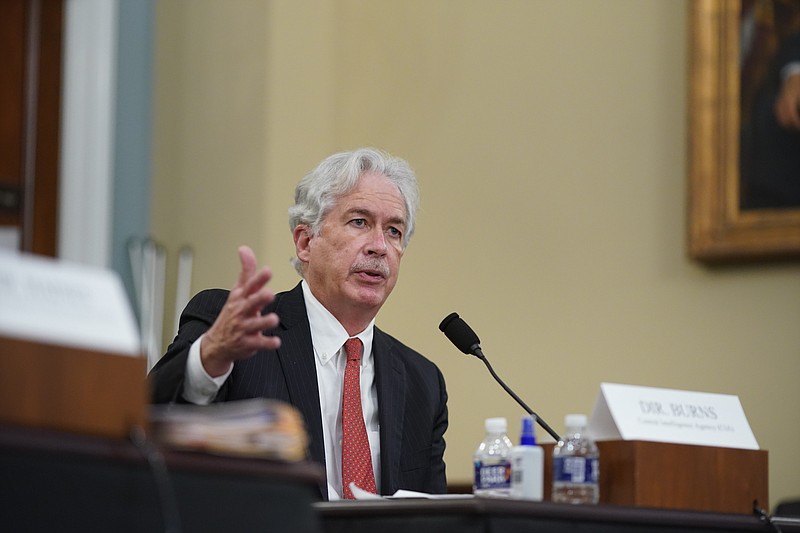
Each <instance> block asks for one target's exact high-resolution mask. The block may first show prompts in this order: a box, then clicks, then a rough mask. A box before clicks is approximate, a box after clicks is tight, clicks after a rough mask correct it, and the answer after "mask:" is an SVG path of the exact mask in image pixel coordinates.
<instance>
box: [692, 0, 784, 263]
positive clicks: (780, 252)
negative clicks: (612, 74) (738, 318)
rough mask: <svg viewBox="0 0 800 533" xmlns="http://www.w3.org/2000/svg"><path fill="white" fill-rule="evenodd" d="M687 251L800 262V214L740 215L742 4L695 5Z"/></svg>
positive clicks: (728, 258)
mask: <svg viewBox="0 0 800 533" xmlns="http://www.w3.org/2000/svg"><path fill="white" fill-rule="evenodd" d="M689 6H690V8H689V9H690V13H689V39H690V43H689V53H690V61H689V102H688V121H689V152H688V153H689V164H688V177H689V180H688V181H689V184H688V196H689V198H688V200H689V201H688V218H689V224H688V226H689V236H688V251H689V256H690V257H691V258H693V259H696V260H698V261H701V262H704V263H724V262H732V261H747V260H766V259H785V258H798V257H800V208H797V209H795V208H794V207H792V208H777V209H741V208H740V172H739V146H740V141H739V137H740V133H739V125H740V104H739V94H740V64H739V26H740V11H741V1H740V0H692V1H691V2H690V4H689Z"/></svg>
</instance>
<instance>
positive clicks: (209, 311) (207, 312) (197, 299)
mask: <svg viewBox="0 0 800 533" xmlns="http://www.w3.org/2000/svg"><path fill="white" fill-rule="evenodd" d="M227 299H228V291H226V290H223V289H208V290H204V291H201V292H199V293H198V294H197V295H195V296H194V297H193V298H192V299H191V300H190V301H189V303H188V304H187V305H186V308H185V309H184V310H183V313H181V319H180V323H179V327H178V334H177V335H176V336H175V339H174V340H173V341H172V344H170V345H169V348H167V352H166V353H165V354H164V356H163V357H162V358H161V359H160V360H159V361H158V363H157V364H156V365H155V366H154V367H153V369H152V370H151V371H150V374H149V377H148V379H149V382H150V391H151V400H152V402H153V403H171V402H183V398H182V396H181V393H182V392H183V383H184V376H185V374H186V359H187V357H188V356H189V348H190V347H191V346H192V344H193V343H194V341H196V340H197V339H198V338H200V336H201V335H203V333H205V332H206V331H207V330H208V329H209V328H210V327H211V325H212V324H213V323H214V320H216V318H217V315H218V314H219V313H220V311H221V310H222V307H223V306H224V305H225V302H226V301H227Z"/></svg>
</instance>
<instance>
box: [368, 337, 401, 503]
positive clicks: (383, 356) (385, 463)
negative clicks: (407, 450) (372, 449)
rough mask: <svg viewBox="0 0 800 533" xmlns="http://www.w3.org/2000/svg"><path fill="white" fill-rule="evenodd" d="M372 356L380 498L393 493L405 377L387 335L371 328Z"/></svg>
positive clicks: (397, 470)
mask: <svg viewBox="0 0 800 533" xmlns="http://www.w3.org/2000/svg"><path fill="white" fill-rule="evenodd" d="M372 342H373V348H372V354H373V357H374V358H375V381H376V387H377V391H378V420H379V422H380V425H381V427H380V436H381V452H380V454H381V487H380V492H381V494H392V493H394V492H395V490H397V483H398V479H399V474H400V453H401V451H402V450H401V447H402V445H401V443H402V441H403V421H404V419H405V405H406V402H405V390H406V373H405V367H404V366H403V363H402V362H401V361H400V359H399V357H398V356H397V354H396V353H395V352H394V350H393V349H392V348H391V345H390V344H389V342H388V339H387V335H386V334H385V333H383V332H382V331H380V330H379V329H378V328H377V327H376V328H375V334H374V338H373V341H372Z"/></svg>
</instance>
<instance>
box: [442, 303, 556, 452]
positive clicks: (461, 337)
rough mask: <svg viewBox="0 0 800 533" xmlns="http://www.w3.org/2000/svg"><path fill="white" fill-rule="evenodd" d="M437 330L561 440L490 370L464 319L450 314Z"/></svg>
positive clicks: (476, 336) (554, 433)
mask: <svg viewBox="0 0 800 533" xmlns="http://www.w3.org/2000/svg"><path fill="white" fill-rule="evenodd" d="M439 330H440V331H441V332H442V333H444V334H445V336H447V338H448V339H450V342H452V343H453V344H454V345H455V346H456V348H458V349H459V350H461V351H462V352H464V353H465V354H467V355H474V356H475V357H477V358H478V359H480V360H481V361H483V363H484V364H485V365H486V368H488V369H489V373H490V374H491V375H492V377H493V378H494V379H495V381H497V383H499V384H500V386H501V387H503V389H504V390H505V391H506V392H507V393H508V394H509V395H510V396H511V397H512V398H514V400H516V401H517V403H518V404H520V405H521V406H522V408H523V409H525V412H526V413H528V414H529V415H531V416H532V417H533V418H534V420H536V422H537V423H538V424H539V425H540V426H541V427H542V428H543V429H544V430H545V431H547V433H549V434H550V436H551V437H553V438H554V439H555V440H556V442H558V441H559V440H561V438H560V437H559V436H558V433H556V432H555V431H553V428H551V427H550V426H549V425H548V424H547V422H545V421H544V420H542V418H541V417H540V416H539V415H537V414H536V413H534V412H533V410H532V409H531V408H530V407H528V404H526V403H525V402H523V401H522V399H521V398H520V397H519V396H517V395H516V393H515V392H514V391H513V390H511V388H509V386H508V385H506V384H505V382H504V381H503V380H502V379H500V376H498V375H497V373H496V372H495V371H494V369H493V368H492V365H491V364H490V363H489V360H488V359H486V356H485V355H484V354H483V350H481V341H480V339H479V338H478V334H477V333H475V331H474V330H473V329H472V328H471V327H469V325H468V324H467V323H466V322H464V319H462V318H461V317H460V316H458V313H450V314H449V315H447V316H446V317H445V318H444V320H442V322H441V323H440V324H439Z"/></svg>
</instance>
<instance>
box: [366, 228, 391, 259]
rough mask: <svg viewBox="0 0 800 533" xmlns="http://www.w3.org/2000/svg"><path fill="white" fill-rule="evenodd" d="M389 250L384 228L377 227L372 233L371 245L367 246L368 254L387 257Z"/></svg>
mask: <svg viewBox="0 0 800 533" xmlns="http://www.w3.org/2000/svg"><path fill="white" fill-rule="evenodd" d="M387 250H388V246H387V244H386V234H385V232H384V231H383V228H379V227H376V228H375V229H373V230H372V231H371V232H370V239H369V243H368V244H367V252H368V253H370V254H378V255H385V254H386V251H387Z"/></svg>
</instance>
